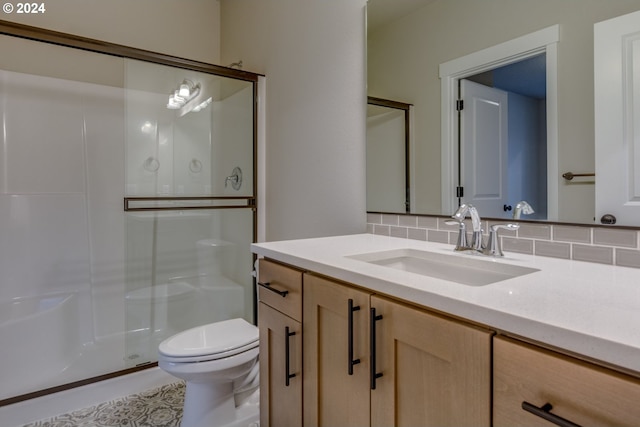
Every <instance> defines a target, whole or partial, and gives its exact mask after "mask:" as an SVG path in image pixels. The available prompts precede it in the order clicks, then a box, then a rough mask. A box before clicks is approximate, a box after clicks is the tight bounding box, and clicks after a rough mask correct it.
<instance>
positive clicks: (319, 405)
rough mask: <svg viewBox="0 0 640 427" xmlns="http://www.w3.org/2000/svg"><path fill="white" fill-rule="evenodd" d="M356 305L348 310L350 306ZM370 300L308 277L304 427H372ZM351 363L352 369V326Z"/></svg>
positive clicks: (304, 310) (304, 314)
mask: <svg viewBox="0 0 640 427" xmlns="http://www.w3.org/2000/svg"><path fill="white" fill-rule="evenodd" d="M350 300H351V301H352V302H351V304H352V308H351V309H350V304H349V301H350ZM368 313H369V294H368V293H367V292H363V291H360V290H357V289H355V288H352V287H349V286H344V285H341V284H338V283H336V282H333V281H330V280H326V279H324V278H320V277H316V276H312V275H308V274H305V275H304V297H303V324H304V334H303V343H304V355H303V357H304V363H303V366H304V368H303V369H304V372H303V375H304V399H303V400H304V404H303V406H304V414H303V417H304V425H305V426H306V427H311V426H326V427H336V426H340V427H349V426H354V427H356V426H357V427H362V426H368V425H369V422H370V420H369V410H370V409H369V357H368V351H369V350H368V345H369V341H368V333H367V319H368ZM349 318H351V319H352V321H353V322H352V323H351V329H352V331H353V334H352V343H353V347H352V349H353V351H352V352H353V359H352V360H359V362H358V363H355V364H353V365H352V372H351V374H350V363H349V361H350V360H349V359H350V357H349V353H350V351H349V347H350V345H349V338H350V335H351V334H350V333H349V329H350V328H349V326H350V321H349Z"/></svg>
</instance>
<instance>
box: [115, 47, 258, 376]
mask: <svg viewBox="0 0 640 427" xmlns="http://www.w3.org/2000/svg"><path fill="white" fill-rule="evenodd" d="M125 85H126V88H125V109H126V198H125V210H126V212H127V214H126V238H125V240H126V292H125V319H126V330H127V334H126V350H125V360H126V363H127V364H128V365H129V366H137V365H142V364H146V363H150V362H154V361H156V360H157V349H158V344H159V343H160V342H161V341H162V340H164V339H165V338H167V337H169V336H171V335H174V334H176V333H178V332H180V331H183V330H186V329H189V328H192V327H195V326H198V325H203V324H206V323H211V322H217V321H221V320H226V319H230V318H235V317H242V318H245V319H247V320H248V321H253V291H252V289H253V278H252V276H251V274H250V273H251V271H252V260H253V257H252V255H251V252H250V244H251V242H253V241H254V235H255V226H254V224H255V215H254V213H255V204H254V183H253V173H254V159H253V153H254V137H253V135H254V133H253V126H252V125H253V106H254V102H253V99H254V88H253V83H251V82H245V81H239V80H234V79H230V78H226V77H221V76H216V75H211V74H206V73H200V72H195V71H189V70H183V69H179V68H175V67H160V66H158V65H157V64H149V63H145V62H141V61H136V60H127V61H126V62H125Z"/></svg>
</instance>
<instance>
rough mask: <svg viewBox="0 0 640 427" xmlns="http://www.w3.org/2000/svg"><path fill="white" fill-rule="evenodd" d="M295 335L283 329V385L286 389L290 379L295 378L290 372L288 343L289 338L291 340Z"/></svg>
mask: <svg viewBox="0 0 640 427" xmlns="http://www.w3.org/2000/svg"><path fill="white" fill-rule="evenodd" d="M295 334H296V333H295V332H290V331H289V327H288V326H286V327H285V328H284V385H285V386H286V387H289V384H290V382H291V381H290V380H291V378H294V377H295V376H296V374H291V373H290V370H291V359H290V357H291V356H290V352H291V345H290V343H289V338H291V337H292V336H294V335H295Z"/></svg>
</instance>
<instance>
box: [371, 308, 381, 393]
mask: <svg viewBox="0 0 640 427" xmlns="http://www.w3.org/2000/svg"><path fill="white" fill-rule="evenodd" d="M370 312H371V317H369V334H370V336H369V353H370V356H369V357H370V359H371V360H370V361H369V363H370V368H371V372H370V376H371V390H375V389H376V380H377V379H378V378H380V377H381V376H382V373H381V372H376V322H377V321H378V320H382V314H379V315H377V316H376V309H375V308H371V309H370Z"/></svg>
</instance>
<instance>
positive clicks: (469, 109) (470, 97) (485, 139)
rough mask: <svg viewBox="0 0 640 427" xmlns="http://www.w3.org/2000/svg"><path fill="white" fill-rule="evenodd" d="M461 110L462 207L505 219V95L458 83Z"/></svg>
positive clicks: (493, 90)
mask: <svg viewBox="0 0 640 427" xmlns="http://www.w3.org/2000/svg"><path fill="white" fill-rule="evenodd" d="M460 96H461V98H462V100H463V101H464V108H463V109H462V112H461V117H460V123H461V127H460V186H462V187H463V188H464V190H463V194H464V196H463V197H462V201H461V202H462V203H470V204H472V205H474V206H475V207H476V208H478V211H479V212H480V214H481V215H482V216H486V217H493V218H497V217H502V216H504V209H503V207H504V205H505V204H507V196H508V194H507V142H508V135H507V133H508V130H507V129H508V120H507V119H508V115H507V112H508V106H507V93H506V92H504V91H502V90H499V89H494V88H491V87H488V86H484V85H481V84H478V83H474V82H472V81H469V80H464V79H463V80H461V81H460Z"/></svg>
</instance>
